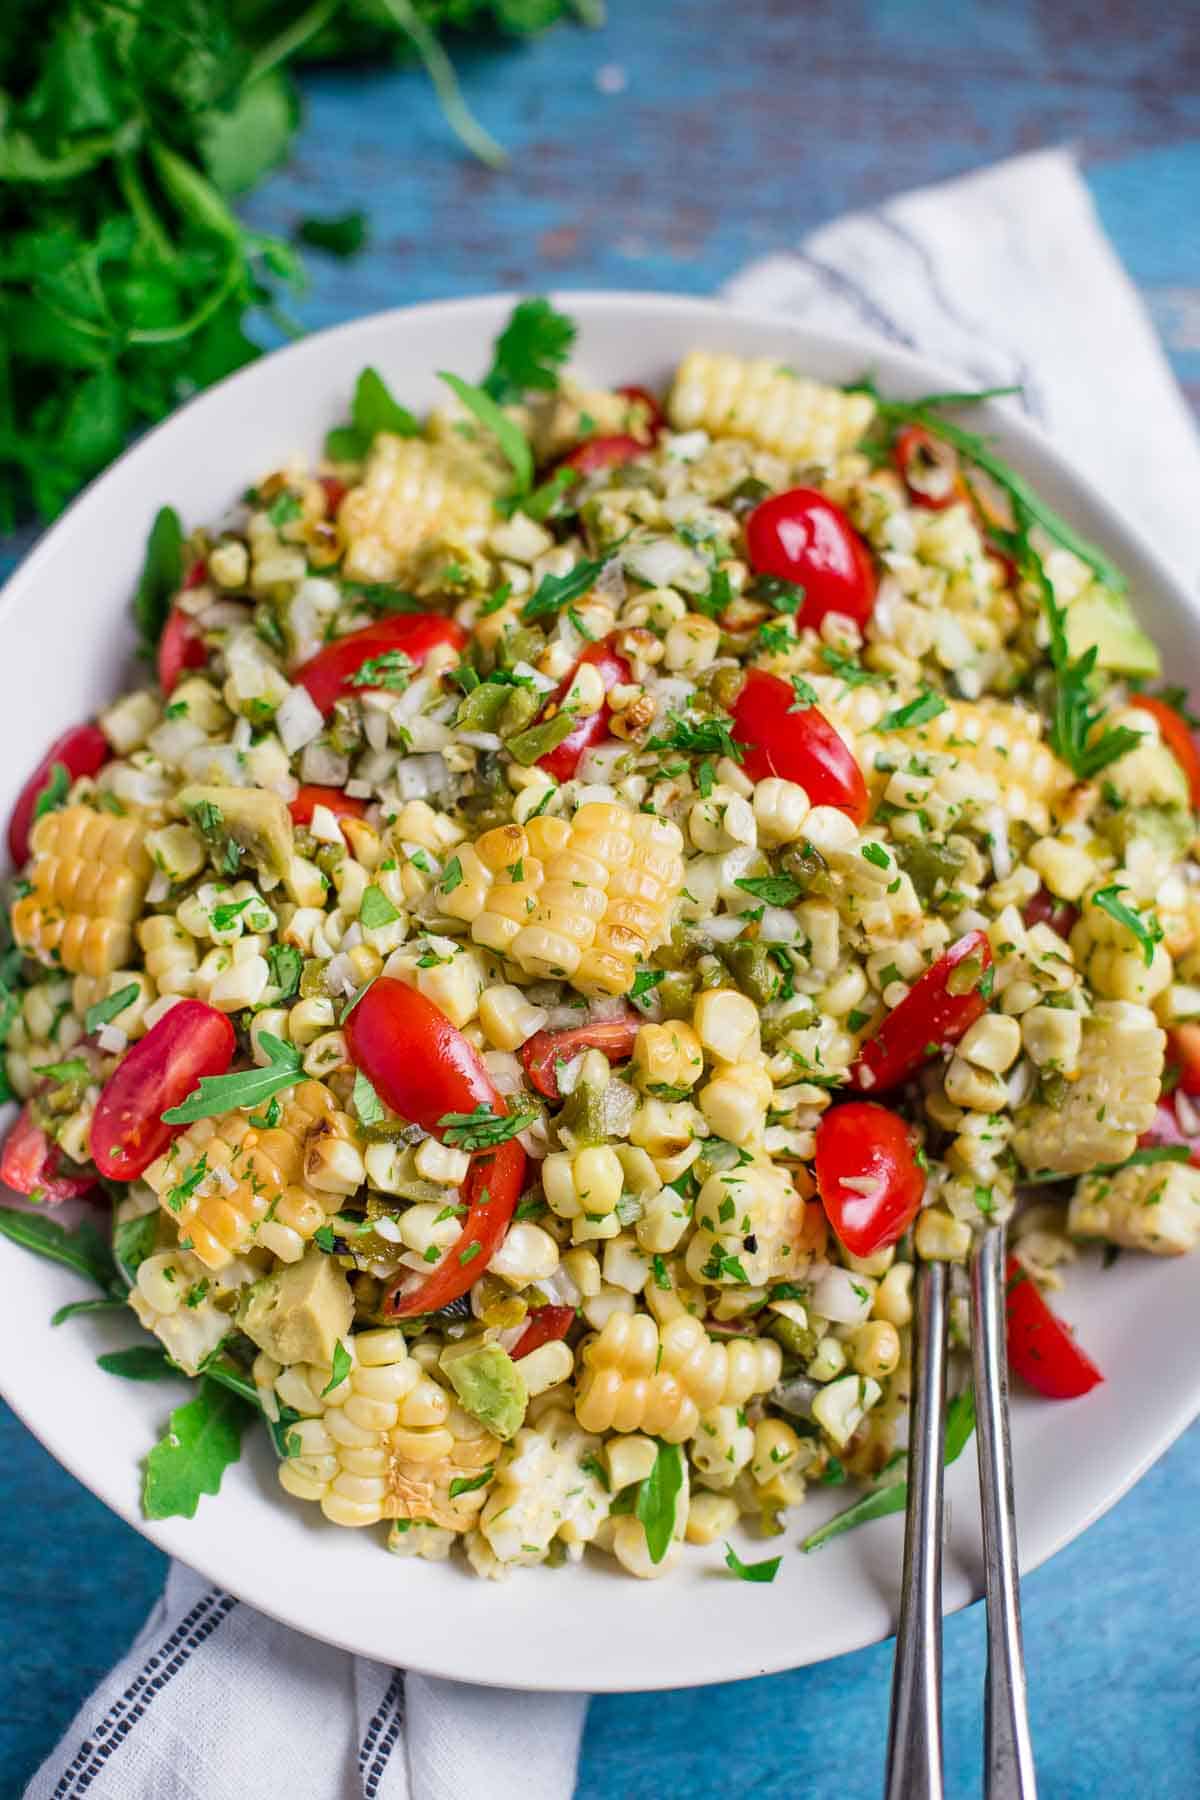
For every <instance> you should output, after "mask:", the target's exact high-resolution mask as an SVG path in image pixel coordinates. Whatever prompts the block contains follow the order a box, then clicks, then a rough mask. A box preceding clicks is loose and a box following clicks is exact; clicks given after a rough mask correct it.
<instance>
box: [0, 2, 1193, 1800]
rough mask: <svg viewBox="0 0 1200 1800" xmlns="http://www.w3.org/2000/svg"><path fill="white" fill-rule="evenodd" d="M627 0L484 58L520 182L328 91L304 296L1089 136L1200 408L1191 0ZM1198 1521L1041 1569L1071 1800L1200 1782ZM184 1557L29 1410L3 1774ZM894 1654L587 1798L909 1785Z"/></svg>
mask: <svg viewBox="0 0 1200 1800" xmlns="http://www.w3.org/2000/svg"><path fill="white" fill-rule="evenodd" d="M611 10H612V14H613V17H612V20H611V23H610V24H609V26H608V28H607V29H606V30H605V31H604V32H603V33H599V34H593V33H587V32H583V31H576V30H569V29H564V30H560V31H559V32H557V33H555V34H554V35H553V36H552V37H549V38H547V39H545V40H541V41H539V42H537V43H535V44H533V45H530V46H523V47H522V46H518V47H515V48H513V49H512V50H510V51H508V52H507V53H504V54H496V53H493V52H492V51H490V50H487V49H478V50H473V51H471V52H470V53H467V54H464V55H462V56H460V58H459V66H460V69H461V70H462V73H463V76H464V80H465V85H466V87H467V90H468V93H469V95H470V98H471V100H472V102H473V104H474V105H475V106H476V107H477V109H478V111H479V113H480V115H481V116H482V117H483V119H484V120H485V121H486V123H487V124H488V125H489V126H490V127H491V128H492V129H493V130H495V131H496V132H497V134H498V135H499V136H500V137H502V138H503V140H504V141H505V142H506V143H507V145H508V147H509V149H510V151H511V152H512V156H513V161H512V165H511V167H510V169H509V170H508V171H507V172H502V173H491V172H489V171H486V170H483V169H479V168H477V167H474V166H472V165H470V164H468V163H467V162H465V161H464V160H463V158H462V157H461V156H460V155H459V154H458V153H457V151H456V149H455V146H454V145H453V143H452V142H451V141H450V140H449V138H448V135H447V132H446V129H445V126H444V124H443V123H442V121H441V119H440V117H439V115H438V112H437V109H436V106H435V105H434V103H433V100H432V98H431V96H430V94H429V91H428V88H427V86H426V84H425V82H424V81H423V79H422V77H421V76H420V75H419V74H418V73H417V72H415V71H412V72H408V71H402V72H398V73H393V72H388V73H383V74H377V75H373V76H366V77H364V76H361V75H358V74H352V73H347V72H329V73H323V74H321V75H319V76H315V77H313V78H311V79H310V80H309V82H308V127H307V131H306V135H305V137H304V139H303V141H302V143H301V146H300V150H299V153H298V155H297V157H296V160H295V162H294V163H293V165H292V167H291V168H290V169H289V170H287V171H285V172H283V173H282V174H280V175H279V176H278V177H276V179H275V180H273V181H272V182H271V183H270V185H269V186H268V188H267V189H265V190H264V191H263V192H262V193H261V194H260V195H258V196H256V198H255V200H254V202H253V205H252V207H251V209H250V210H251V213H252V216H253V218H254V221H255V223H256V224H258V225H260V226H262V227H263V228H265V229H269V230H275V231H280V232H287V231H288V230H289V229H290V227H291V226H292V225H293V224H294V222H295V221H296V220H297V219H298V218H299V217H300V216H302V215H303V214H305V213H309V212H338V211H342V210H345V209H346V208H347V207H349V206H357V205H363V206H365V207H366V208H367V210H368V212H369V213H370V216H371V219H372V224H373V228H374V243H373V247H372V249H371V251H370V253H369V254H368V255H367V256H365V257H363V258H361V259H360V260H358V261H356V262H353V263H350V264H348V265H342V264H337V263H335V262H333V261H332V260H330V259H328V258H323V257H320V256H317V255H316V254H313V255H312V256H311V257H310V266H311V268H312V271H313V277H314V280H313V286H312V288H311V289H310V291H309V292H308V293H307V294H305V295H303V296H301V297H300V299H299V300H298V301H297V302H296V303H295V306H294V310H295V312H296V313H297V314H298V316H299V317H300V318H301V319H302V320H303V322H304V323H305V324H306V325H308V326H310V327H315V326H320V325H325V324H329V323H332V322H334V321H336V320H339V319H343V318H347V317H350V316H352V315H354V314H357V313H360V312H366V311H370V310H372V309H374V308H377V307H382V306H393V305H398V304H402V303H403V302H405V301H409V300H418V299H427V298H431V297H434V296H439V295H449V294H462V293H475V292H482V291H484V290H486V289H489V288H495V287H525V288H538V287H544V286H546V285H549V284H554V285H557V286H561V287H571V286H601V285H611V286H621V287H652V288H660V289H663V288H674V289H680V290H684V291H688V292H693V293H706V292H709V291H711V290H712V289H713V288H714V287H716V286H717V285H718V284H719V283H720V282H721V281H722V280H724V279H725V278H726V277H727V276H728V275H730V274H731V273H732V272H733V271H734V270H735V269H737V268H738V267H739V266H740V265H741V264H742V263H743V262H744V261H746V260H747V259H748V258H749V257H751V256H755V255H759V254H762V253H763V252H764V251H768V250H773V249H778V248H782V247H784V246H786V245H787V244H789V243H791V242H793V241H794V240H795V239H796V238H797V237H798V236H800V235H801V234H802V233H803V232H804V231H806V230H808V229H809V228H811V227H812V226H813V225H815V224H817V223H819V222H820V221H821V220H823V219H826V218H829V217H832V216H833V215H834V214H835V213H837V212H840V211H842V210H843V209H845V208H847V207H851V206H856V205H863V204H871V203H873V202H875V201H877V200H879V199H881V198H883V197H885V196H886V195H888V194H890V193H892V192H895V191H897V190H898V189H901V188H904V187H908V186H911V185H913V184H915V183H918V182H924V181H930V180H936V179H938V178H940V177H945V176H949V175H953V174H956V173H959V172H960V171H962V170H965V169H967V168H970V167H972V166H974V165H977V164H980V163H983V162H986V161H989V160H991V159H993V158H995V157H999V156H1002V155H1005V154H1010V153H1012V152H1013V151H1016V150H1022V149H1029V148H1032V147H1034V146H1036V145H1040V144H1046V143H1056V142H1062V141H1067V140H1069V141H1073V142H1075V143H1077V144H1078V145H1079V147H1080V149H1081V152H1082V155H1083V157H1084V163H1085V168H1086V171H1087V174H1088V178H1089V181H1090V183H1091V186H1092V190H1093V192H1094V194H1095V196H1096V199H1097V202H1098V204H1099V207H1100V211H1101V214H1102V217H1103V219H1104V221H1105V224H1106V225H1107V226H1108V229H1109V230H1110V232H1111V233H1112V235H1113V237H1114V240H1115V242H1116V244H1117V248H1118V250H1119V251H1120V253H1121V255H1122V256H1123V258H1124V259H1125V262H1126V263H1127V265H1128V267H1129V268H1130V270H1131V272H1132V273H1133V275H1134V278H1135V279H1136V280H1137V282H1138V283H1139V285H1140V287H1141V288H1142V291H1143V293H1144V295H1145V298H1146V300H1147V303H1148V305H1149V307H1150V309H1151V312H1152V314H1153V316H1154V318H1155V319H1156V321H1157V322H1158V324H1159V326H1160V329H1161V330H1162V331H1163V332H1164V334H1165V336H1166V339H1167V343H1168V348H1169V350H1170V352H1171V354H1172V358H1173V361H1174V363H1175V366H1176V369H1177V370H1178V372H1179V374H1180V377H1181V379H1183V380H1184V382H1185V383H1186V384H1187V385H1188V388H1189V391H1190V393H1191V395H1192V398H1193V399H1194V400H1195V401H1196V402H1197V403H1198V404H1200V207H1198V206H1197V196H1198V195H1200V34H1197V32H1196V30H1195V22H1196V16H1195V9H1194V6H1193V5H1192V4H1191V0H1175V3H1174V4H1171V3H1170V0H1158V3H1157V4H1155V3H1153V0H1152V3H1151V4H1150V5H1143V6H1140V7H1139V6H1136V5H1135V4H1133V0H1112V3H1111V4H1110V5H1108V6H1107V7H1105V8H1095V7H1084V6H1082V5H1080V4H1064V3H1062V0H1007V3H1006V0H990V3H983V0H846V3H845V4H843V5H841V6H838V7H829V8H819V9H818V8H816V7H803V8H802V7H799V6H797V5H795V4H794V0H741V4H739V5H738V6H736V7H734V6H730V5H729V4H727V3H726V4H718V0H690V4H688V5H680V4H675V5H670V4H668V3H667V0H658V3H657V4H656V5H649V4H647V3H646V0H611ZM613 88H617V89H618V90H619V91H616V92H611V91H607V90H610V89H613ZM1130 424H1133V425H1134V426H1136V422H1130V421H1121V420H1119V421H1114V428H1115V429H1122V428H1127V427H1128V426H1129V425H1130ZM12 548H13V547H10V555H11V549H12ZM64 1329H69V1326H68V1327H65V1328H64ZM205 1504H214V1503H213V1502H205ZM1198 1519H1200V1436H1198V1435H1197V1434H1196V1433H1193V1434H1192V1435H1191V1437H1189V1438H1188V1439H1185V1440H1184V1442H1182V1443H1181V1444H1180V1445H1178V1446H1177V1447H1176V1448H1175V1449H1174V1450H1173V1451H1172V1452H1171V1454H1170V1455H1169V1456H1168V1457H1166V1458H1165V1459H1164V1461H1163V1462H1162V1463H1160V1464H1159V1466H1158V1467H1157V1468H1156V1469H1155V1470H1154V1471H1153V1472H1152V1473H1151V1475H1150V1476H1148V1477H1147V1479H1146V1480H1145V1481H1144V1482H1143V1483H1142V1484H1141V1485H1140V1486H1139V1488H1138V1489H1137V1490H1136V1492H1135V1493H1134V1494H1133V1495H1131V1496H1130V1497H1129V1498H1128V1499H1126V1500H1125V1501H1124V1502H1123V1503H1122V1505H1121V1506H1120V1507H1118V1508H1117V1510H1116V1511H1115V1512H1114V1513H1112V1514H1111V1515H1110V1516H1109V1517H1108V1518H1107V1519H1106V1520H1104V1521H1102V1523H1101V1524H1099V1525H1098V1526H1097V1527H1095V1529H1094V1530H1092V1531H1091V1532H1089V1533H1088V1535H1087V1536H1086V1537H1085V1538H1084V1539H1083V1540H1082V1541H1081V1542H1080V1543H1078V1544H1075V1545H1073V1546H1072V1547H1071V1548H1070V1549H1069V1550H1067V1551H1065V1552H1064V1553H1063V1554H1062V1555H1061V1556H1060V1557H1058V1558H1057V1559H1056V1561H1055V1562H1054V1563H1053V1564H1051V1565H1050V1567H1048V1568H1047V1569H1044V1570H1042V1571H1040V1572H1039V1573H1038V1574H1037V1575H1035V1576H1034V1577H1033V1578H1032V1579H1031V1580H1030V1581H1029V1583H1028V1584H1027V1589H1026V1608H1027V1633H1028V1647H1029V1652H1030V1661H1031V1667H1032V1673H1033V1695H1034V1707H1033V1710H1034V1729H1035V1737H1036V1743H1037V1750H1038V1757H1039V1764H1040V1768H1041V1773H1042V1791H1043V1793H1044V1794H1046V1795H1048V1796H1052V1797H1053V1800H1076V1797H1078V1800H1093V1796H1099V1795H1112V1796H1113V1797H1114V1800H1124V1796H1127V1795H1132V1794H1134V1793H1139V1792H1140V1793H1142V1794H1145V1795H1147V1796H1153V1800H1185V1797H1187V1800H1192V1797H1194V1796H1195V1795H1197V1794H1200V1741H1198V1727H1197V1722H1196V1720H1197V1714H1196V1693H1197V1689H1198V1685H1200V1603H1198V1602H1197V1598H1196V1579H1195V1560H1196V1548H1197V1520H1198ZM160 1578H161V1558H160V1557H159V1556H158V1554H157V1552H155V1551H153V1550H151V1549H150V1548H149V1546H147V1545H146V1544H145V1543H143V1542H142V1540H141V1539H140V1538H138V1537H137V1536H136V1535H135V1534H134V1533H133V1532H131V1531H129V1530H128V1529H127V1528H126V1527H125V1526H124V1525H122V1524H120V1523H119V1522H118V1521H117V1520H116V1519H114V1518H112V1517H111V1516H110V1515H109V1514H108V1513H107V1512H106V1511H105V1510H104V1508H103V1507H102V1506H100V1504H99V1503H98V1502H97V1501H94V1500H92V1499H91V1498H90V1497H89V1496H88V1495H87V1494H86V1493H85V1492H84V1491H83V1489H82V1488H80V1487H78V1486H77V1485H76V1484H75V1483H74V1482H73V1481H72V1480H71V1478H70V1477H69V1476H67V1475H66V1474H64V1473H63V1472H62V1471H61V1470H60V1469H59V1468H58V1467H57V1466H56V1465H55V1464H54V1463H53V1462H51V1460H50V1458H49V1457H47V1456H46V1454H45V1452H44V1451H42V1450H41V1449H40V1448H39V1447H38V1445H37V1444H36V1443H35V1442H34V1441H33V1439H32V1438H31V1437H29V1435H28V1434H27V1433H26V1432H25V1431H24V1429H23V1427H21V1426H20V1425H19V1424H18V1423H17V1422H16V1421H15V1420H14V1419H13V1418H12V1417H11V1415H8V1414H6V1413H3V1412H2V1411H0V1649H2V1650H3V1652H4V1665H5V1680H4V1682H3V1684H2V1686H0V1796H5V1797H7V1796H14V1795H16V1794H17V1793H19V1791H20V1789H21V1786H22V1784H23V1779H24V1777H25V1776H26V1775H27V1774H28V1773H29V1771H30V1770H31V1769H32V1767H33V1765H34V1764H35V1762H36V1761H37V1759H38V1758H39V1756H40V1755H41V1754H43V1753H44V1752H45V1751H46V1750H47V1749H48V1748H49V1747H50V1745H51V1744H52V1742H53V1741H54V1739H55V1737H56V1736H57V1734H58V1732H59V1731H60V1730H61V1728H62V1727H63V1725H64V1724H65V1723H66V1720H67V1718H68V1717H69V1715H70V1713H71V1712H72V1710H73V1708H74V1707H75V1705H76V1704H77V1703H78V1701H79V1700H80V1699H81V1698H82V1696H83V1695H84V1694H85V1693H86V1691H87V1690H88V1689H89V1687H90V1686H91V1685H92V1684H93V1683H94V1681H95V1680H96V1679H97V1678H98V1676H99V1675H100V1674H101V1673H102V1672H103V1670H104V1669H105V1668H106V1667H107V1666H108V1664H109V1663H110V1662H111V1660H112V1659H113V1657H114V1656H115V1655H116V1654H117V1652H118V1651H119V1649H120V1648H121V1647H122V1645H123V1643H124V1642H125V1641H127V1640H128V1638H129V1637H130V1636H132V1634H133V1632H134V1630H135V1629H136V1627H137V1626H138V1624H139V1623H140V1622H141V1619H142V1617H143V1616H144V1614H145V1613H146V1611H147V1610H148V1609H149V1606H150V1604H151V1601H152V1599H153V1597H154V1594H155V1592H156V1591H157V1588H158V1585H159V1582H160ZM982 1654H983V1653H982V1618H981V1614H980V1612H979V1609H974V1610H973V1611H972V1612H971V1613H970V1614H968V1615H965V1616H963V1617H961V1618H959V1619H956V1620H954V1621H952V1622H951V1623H950V1625H949V1627H948V1631H947V1655H946V1665H947V1709H948V1721H947V1723H948V1746H947V1748H948V1772H949V1790H950V1792H951V1794H952V1795H953V1796H955V1797H956V1800H957V1797H958V1796H963V1795H969V1794H975V1793H977V1792H978V1789H979V1782H978V1750H979V1732H980V1705H979V1696H980V1687H981V1679H982ZM889 1671H890V1650H889V1648H888V1647H886V1646H881V1647H879V1648H877V1649H874V1650H869V1651H864V1652H862V1653H861V1654H859V1655H856V1656H851V1657H846V1658H844V1659H842V1660H840V1661H838V1662H835V1663H830V1664H827V1665H825V1666H824V1667H823V1668H820V1669H813V1670H807V1671H801V1672H800V1673H798V1674H795V1675H787V1676H777V1677H772V1678H770V1679H767V1680H762V1681H757V1682H752V1683H750V1684H743V1685H740V1686H735V1687H728V1688H721V1689H716V1690H705V1691H702V1692H695V1693H690V1694H688V1693H683V1694H678V1695H674V1696H669V1695H655V1696H653V1697H652V1698H639V1697H636V1696H631V1697H629V1698H624V1699H605V1700H601V1701H599V1702H597V1703H596V1704H595V1705H594V1707H593V1709H592V1714H591V1720H590V1724H589V1729H588V1736H587V1740H586V1744H585V1754H584V1764H583V1772H582V1782H581V1789H580V1800H626V1797H627V1796H634V1795H637V1796H641V1795H651V1794H655V1795H666V1796H675V1795H682V1794H685V1793H686V1794H688V1795H690V1796H693V1797H694V1800H705V1797H707V1796H713V1797H714V1800H715V1797H716V1796H720V1800H736V1797H737V1796H749V1795H754V1796H756V1797H758V1800H774V1797H775V1796H780V1797H781V1800H782V1796H784V1795H787V1796H788V1800H860V1797H861V1800H866V1797H867V1796H873V1795H875V1794H877V1793H878V1791H879V1774H880V1768H881V1762H882V1748H883V1741H884V1731H885V1723H886V1713H887V1690H888V1679H889ZM247 1800H273V1797H270V1796H265V1795H264V1796H257V1795H256V1796H248V1797H247ZM305 1800H307V1797H305ZM313 1800H320V1797H318V1796H314V1797H313Z"/></svg>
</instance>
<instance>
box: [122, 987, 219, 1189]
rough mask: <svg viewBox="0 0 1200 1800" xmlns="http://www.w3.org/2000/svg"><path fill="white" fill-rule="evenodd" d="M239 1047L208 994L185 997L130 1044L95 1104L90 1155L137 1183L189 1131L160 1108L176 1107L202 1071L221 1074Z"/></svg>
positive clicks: (204, 1073) (195, 1084)
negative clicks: (171, 1121)
mask: <svg viewBox="0 0 1200 1800" xmlns="http://www.w3.org/2000/svg"><path fill="white" fill-rule="evenodd" d="M236 1048H237V1039H236V1037H235V1036H234V1031H233V1026H232V1025H231V1024H230V1022H229V1020H228V1019H227V1018H226V1016H225V1014H224V1013H221V1012H218V1011H217V1009H216V1007H215V1006H206V1005H205V1003H204V1001H203V1000H180V1001H179V1003H178V1004H177V1005H176V1006H173V1007H172V1008H171V1010H170V1012H167V1013H164V1014H163V1016H162V1018H161V1019H160V1020H159V1021H158V1024H157V1025H152V1026H151V1027H150V1030H149V1031H148V1032H147V1033H146V1035H145V1037H144V1038H139V1039H138V1041H137V1042H136V1043H135V1044H131V1045H130V1047H129V1049H128V1050H127V1051H126V1053H125V1055H124V1056H123V1057H122V1058H121V1061H120V1062H119V1063H118V1064H117V1066H116V1068H115V1069H114V1070H113V1072H112V1074H111V1075H110V1076H109V1078H108V1081H107V1083H106V1084H105V1086H104V1088H103V1090H102V1091H101V1094H100V1098H99V1100H97V1102H96V1110H95V1113H94V1114H93V1115H92V1130H91V1151H92V1161H93V1162H94V1163H95V1165H96V1167H97V1168H98V1169H99V1171H100V1173H101V1174H102V1175H108V1176H110V1177H111V1178H112V1179H113V1180H115V1181H132V1180H133V1178H134V1176H135V1175H140V1174H141V1173H142V1171H143V1170H144V1169H148V1168H149V1167H150V1164H151V1163H152V1162H153V1161H154V1159H155V1157H157V1156H161V1155H162V1153H163V1151H164V1150H165V1149H166V1148H167V1145H168V1144H169V1143H170V1142H171V1140H172V1138H175V1137H178V1135H179V1133H180V1132H181V1131H182V1130H183V1129H184V1128H183V1126H181V1125H167V1124H165V1123H164V1121H163V1117H162V1115H163V1113H165V1112H169V1111H170V1109H171V1108H172V1107H173V1106H178V1105H180V1103H181V1102H182V1101H184V1100H186V1098H187V1096H188V1095H189V1094H190V1093H191V1092H192V1090H193V1088H195V1087H196V1086H197V1085H198V1083H199V1081H200V1077H201V1076H202V1075H224V1074H225V1072H226V1070H227V1069H228V1068H229V1065H230V1063H231V1062H232V1061H233V1053H234V1051H235V1050H236Z"/></svg>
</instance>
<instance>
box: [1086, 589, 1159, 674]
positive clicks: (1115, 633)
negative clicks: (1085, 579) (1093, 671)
mask: <svg viewBox="0 0 1200 1800" xmlns="http://www.w3.org/2000/svg"><path fill="white" fill-rule="evenodd" d="M1066 631H1067V647H1068V649H1069V650H1070V652H1071V655H1072V656H1073V657H1078V656H1082V655H1083V654H1084V652H1085V651H1086V650H1090V649H1091V647H1092V645H1093V644H1095V646H1096V652H1097V655H1096V667H1097V668H1099V669H1111V670H1113V672H1114V673H1117V674H1121V675H1157V674H1159V673H1160V671H1161V667H1162V665H1161V663H1160V661H1159V655H1158V649H1157V646H1156V645H1155V643H1154V641H1153V639H1152V638H1149V637H1147V635H1146V633H1145V632H1144V631H1143V630H1142V628H1141V626H1140V625H1139V624H1138V622H1137V620H1136V618H1135V617H1134V615H1133V608H1132V607H1131V606H1130V604H1129V601H1128V599H1127V598H1126V596H1125V595H1124V594H1114V593H1113V591H1112V589H1111V588H1106V587H1102V586H1101V585H1100V583H1099V582H1098V581H1093V582H1092V583H1091V584H1090V585H1089V586H1088V587H1086V588H1085V589H1084V590H1083V593H1082V594H1080V596H1079V598H1078V600H1074V601H1072V603H1071V605H1070V606H1068V608H1067V618H1066Z"/></svg>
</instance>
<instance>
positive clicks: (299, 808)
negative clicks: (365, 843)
mask: <svg viewBox="0 0 1200 1800" xmlns="http://www.w3.org/2000/svg"><path fill="white" fill-rule="evenodd" d="M318 806H324V807H326V808H327V809H328V811H329V812H331V813H332V814H333V816H334V818H335V819H362V818H365V817H366V812H367V803H366V801H365V800H356V799H355V798H354V797H353V795H351V794H347V793H346V792H345V791H344V790H343V789H342V788H335V787H311V786H308V785H305V786H302V787H300V788H299V789H298V790H297V793H296V797H295V799H294V800H291V801H289V802H288V811H289V812H290V813H291V815H292V820H293V822H294V823H295V824H297V825H311V824H312V816H313V814H314V812H316V810H317V808H318Z"/></svg>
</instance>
